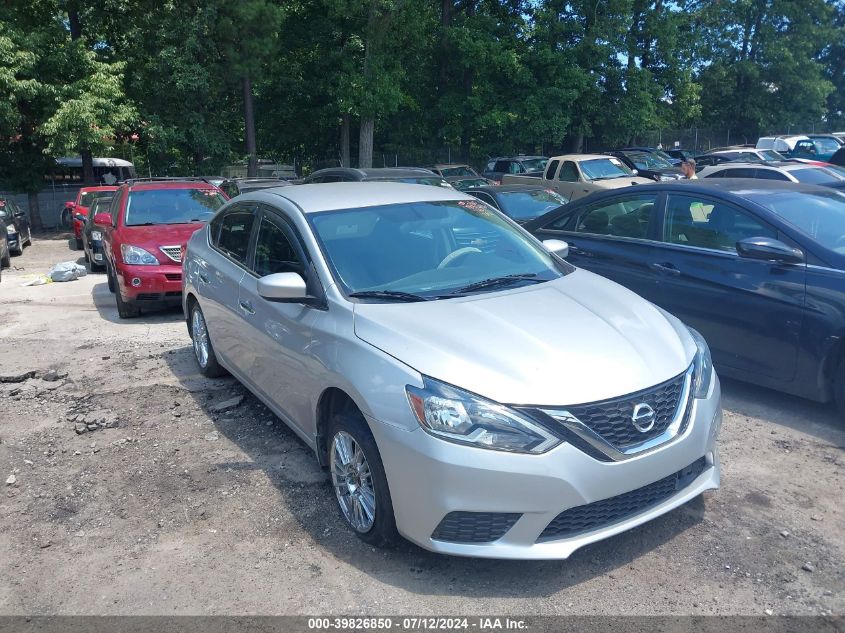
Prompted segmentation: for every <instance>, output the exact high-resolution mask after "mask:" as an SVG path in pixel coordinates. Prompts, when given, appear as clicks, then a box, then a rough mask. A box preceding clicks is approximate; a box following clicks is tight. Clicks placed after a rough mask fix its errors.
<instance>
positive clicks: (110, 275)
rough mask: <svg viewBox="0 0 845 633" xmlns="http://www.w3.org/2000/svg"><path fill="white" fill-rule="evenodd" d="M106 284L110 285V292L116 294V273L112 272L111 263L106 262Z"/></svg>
mask: <svg viewBox="0 0 845 633" xmlns="http://www.w3.org/2000/svg"><path fill="white" fill-rule="evenodd" d="M106 282H108V285H109V292H111V293H114V287H115V285H116V284H115V281H114V273H113V272H112V269H111V266H109V263H108V262H106Z"/></svg>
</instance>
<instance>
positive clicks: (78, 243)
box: [76, 237, 82, 251]
mask: <svg viewBox="0 0 845 633" xmlns="http://www.w3.org/2000/svg"><path fill="white" fill-rule="evenodd" d="M76 250H78V251H81V250H82V239H81V238H78V237H77V238H76Z"/></svg>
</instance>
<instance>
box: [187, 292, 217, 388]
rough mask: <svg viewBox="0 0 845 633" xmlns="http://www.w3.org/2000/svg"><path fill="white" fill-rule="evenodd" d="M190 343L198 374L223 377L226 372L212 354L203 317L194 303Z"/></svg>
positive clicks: (212, 348) (211, 346)
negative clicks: (198, 369) (197, 366)
mask: <svg viewBox="0 0 845 633" xmlns="http://www.w3.org/2000/svg"><path fill="white" fill-rule="evenodd" d="M191 341H192V343H193V347H194V357H195V358H196V359H197V365H199V366H200V373H202V375H203V376H207V377H208V378H218V377H220V376H223V375H224V374H225V373H226V370H225V369H223V368H222V367H221V366H220V363H218V362H217V355H216V354H215V353H214V346H213V345H212V344H211V337H210V336H209V335H208V326H207V325H206V322H205V315H204V314H203V313H202V308H200V306H199V304H198V303H196V302H195V303H194V304H193V306H191Z"/></svg>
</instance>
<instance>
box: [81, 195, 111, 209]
mask: <svg viewBox="0 0 845 633" xmlns="http://www.w3.org/2000/svg"><path fill="white" fill-rule="evenodd" d="M113 196H114V191H86V192H85V193H83V194H82V197H81V198H80V199H79V206H80V207H90V206H91V203H92V202H94V200H96V199H97V198H112V197H113Z"/></svg>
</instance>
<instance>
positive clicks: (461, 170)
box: [440, 165, 478, 178]
mask: <svg viewBox="0 0 845 633" xmlns="http://www.w3.org/2000/svg"><path fill="white" fill-rule="evenodd" d="M440 173H441V175H442V176H443V177H444V178H450V177H452V176H477V175H478V174H476V173H475V172H474V171H473V170H472V168H470V167H467V166H466V165H461V166H460V167H444V168H443V169H441V170H440Z"/></svg>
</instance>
